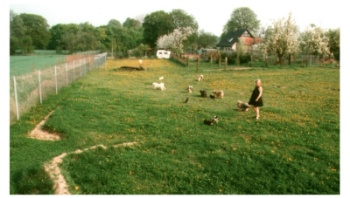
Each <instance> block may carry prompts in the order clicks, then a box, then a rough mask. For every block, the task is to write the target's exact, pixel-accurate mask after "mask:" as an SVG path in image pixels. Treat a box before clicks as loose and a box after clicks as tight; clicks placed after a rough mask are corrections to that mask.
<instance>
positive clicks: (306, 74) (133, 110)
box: [10, 59, 340, 195]
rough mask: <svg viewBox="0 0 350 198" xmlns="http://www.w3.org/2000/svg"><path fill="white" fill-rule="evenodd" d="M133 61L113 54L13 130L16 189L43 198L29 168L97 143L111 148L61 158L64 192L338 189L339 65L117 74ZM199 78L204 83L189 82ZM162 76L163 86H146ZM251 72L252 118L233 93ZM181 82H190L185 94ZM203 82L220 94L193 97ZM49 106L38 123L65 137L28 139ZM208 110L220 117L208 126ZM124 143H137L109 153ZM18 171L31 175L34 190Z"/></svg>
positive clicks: (161, 64) (244, 87)
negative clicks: (259, 91) (256, 107)
mask: <svg viewBox="0 0 350 198" xmlns="http://www.w3.org/2000/svg"><path fill="white" fill-rule="evenodd" d="M133 64H138V63H137V60H135V61H134V62H133V61H129V62H124V61H108V62H107V66H106V68H105V69H104V70H99V71H96V72H91V73H90V74H88V75H86V76H85V77H83V78H81V79H80V80H78V81H77V82H76V83H73V84H72V85H70V86H69V87H67V88H63V89H62V91H61V92H60V93H59V94H58V95H55V96H50V97H48V99H47V100H45V101H44V103H43V104H42V105H38V106H37V107H34V108H33V109H32V111H31V112H30V113H28V114H27V115H24V116H23V118H21V120H20V121H19V122H17V123H15V124H14V125H11V127H10V185H11V186H10V187H11V194H30V193H33V192H35V189H38V188H39V187H40V188H41V189H40V190H41V192H47V193H49V191H50V189H51V188H52V186H50V187H49V186H46V185H42V181H41V179H42V178H45V176H43V175H41V176H34V177H29V176H26V175H38V172H40V171H39V170H40V169H41V168H40V166H41V165H42V164H43V163H45V162H47V161H48V160H51V159H52V158H53V157H54V156H58V155H60V154H61V153H63V152H73V151H75V150H77V149H84V148H89V147H91V146H94V145H98V144H104V145H106V146H107V147H108V149H107V150H102V149H97V150H90V151H86V152H83V153H81V154H70V155H68V156H67V157H66V158H65V159H64V160H63V164H62V166H61V167H62V168H63V170H62V171H63V172H64V175H65V178H66V179H67V181H68V183H69V186H70V192H71V193H73V194H266V195H267V194H299V195H301V194H332V195H333V194H340V156H339V155H340V147H339V145H340V119H339V117H340V112H339V111H340V110H339V108H340V106H339V101H340V98H339V88H340V82H339V70H338V69H335V68H325V67H313V68H300V67H293V68H292V67H280V68H278V69H277V68H275V67H271V68H269V67H266V68H255V69H252V70H227V71H222V70H218V67H217V66H216V65H210V64H201V65H200V67H199V71H196V67H195V66H194V64H195V63H191V64H190V66H189V67H179V65H177V64H174V63H171V62H169V61H166V60H153V59H150V60H147V59H145V60H144V62H143V64H144V66H145V67H146V68H148V70H146V71H142V72H136V71H135V72H130V71H121V70H117V69H118V68H119V67H120V66H122V65H133ZM233 68H234V67H232V69H233ZM198 74H204V81H200V82H199V81H196V77H197V75H198ZM160 76H164V80H163V81H164V83H165V86H166V90H165V91H159V90H154V89H152V82H154V81H157V80H158V78H159V77H160ZM256 78H261V79H262V82H263V87H264V95H263V97H264V107H262V109H261V119H260V120H259V121H256V120H255V119H254V113H253V112H252V110H249V111H248V112H239V111H237V109H236V101H237V100H243V101H247V100H248V99H249V96H250V94H251V91H252V89H253V88H254V80H255V79H256ZM188 85H193V86H194V92H193V93H192V94H188V93H187V92H186V88H187V86H188ZM201 89H206V90H207V91H209V92H211V90H214V89H222V90H224V91H225V98H224V99H216V100H212V99H210V98H202V97H199V90H201ZM186 97H189V98H190V100H189V102H188V103H184V102H183V101H184V99H185V98H186ZM53 110H55V111H54V113H53V114H52V115H51V117H50V118H49V119H48V120H47V122H46V124H45V129H47V130H49V131H51V132H57V133H60V134H62V136H63V139H62V140H60V141H58V142H44V141H39V140H32V139H28V138H27V137H26V134H27V133H28V131H30V130H31V129H33V128H34V126H35V125H36V124H37V123H39V122H40V121H41V119H42V118H43V117H44V116H45V115H47V114H48V113H49V112H51V111H53ZM213 115H218V117H219V123H218V124H216V125H213V126H207V125H204V124H203V119H205V118H210V117H212V116H213ZM123 142H137V143H138V144H137V145H136V146H134V147H130V148H129V147H125V148H122V147H120V148H113V145H116V144H120V143H123ZM32 167H36V168H35V171H33V172H32ZM24 173H25V174H24ZM27 173H29V174H27ZM18 175H21V176H20V177H18ZM39 175H40V174H39ZM18 178H30V179H31V185H30V187H29V188H27V187H22V186H23V180H19V181H20V182H17V180H16V179H18ZM46 178H47V177H46ZM44 181H46V180H45V179H44ZM19 189H23V190H19ZM33 189H34V190H33Z"/></svg>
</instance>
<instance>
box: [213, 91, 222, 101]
mask: <svg viewBox="0 0 350 198" xmlns="http://www.w3.org/2000/svg"><path fill="white" fill-rule="evenodd" d="M213 94H214V95H215V96H216V97H217V98H221V99H223V98H224V91H223V90H214V91H213Z"/></svg>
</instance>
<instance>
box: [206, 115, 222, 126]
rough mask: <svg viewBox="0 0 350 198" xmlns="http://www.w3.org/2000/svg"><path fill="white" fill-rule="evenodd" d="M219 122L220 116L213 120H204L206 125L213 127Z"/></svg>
mask: <svg viewBox="0 0 350 198" xmlns="http://www.w3.org/2000/svg"><path fill="white" fill-rule="evenodd" d="M218 122H219V118H218V116H214V117H212V118H211V119H204V124H206V125H213V124H216V123H218Z"/></svg>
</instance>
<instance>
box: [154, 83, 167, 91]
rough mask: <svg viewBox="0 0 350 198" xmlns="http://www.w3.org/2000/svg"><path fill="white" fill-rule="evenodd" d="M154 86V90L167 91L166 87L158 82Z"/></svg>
mask: <svg viewBox="0 0 350 198" xmlns="http://www.w3.org/2000/svg"><path fill="white" fill-rule="evenodd" d="M152 86H153V89H160V90H162V91H163V90H165V86H164V83H162V82H161V83H156V82H154V83H153V84H152Z"/></svg>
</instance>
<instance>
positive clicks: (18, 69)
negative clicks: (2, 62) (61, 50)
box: [10, 50, 66, 77]
mask: <svg viewBox="0 0 350 198" xmlns="http://www.w3.org/2000/svg"><path fill="white" fill-rule="evenodd" d="M50 52H51V51H48V50H47V51H40V52H36V54H35V55H28V56H19V55H18V56H10V77H12V76H20V75H24V74H28V73H31V72H35V71H37V70H41V69H45V68H47V67H53V66H54V65H56V64H61V63H63V62H65V57H66V56H65V55H58V54H56V53H53V52H51V53H50Z"/></svg>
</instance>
